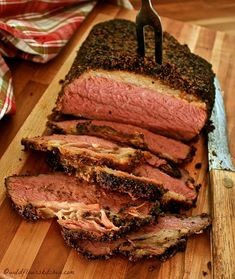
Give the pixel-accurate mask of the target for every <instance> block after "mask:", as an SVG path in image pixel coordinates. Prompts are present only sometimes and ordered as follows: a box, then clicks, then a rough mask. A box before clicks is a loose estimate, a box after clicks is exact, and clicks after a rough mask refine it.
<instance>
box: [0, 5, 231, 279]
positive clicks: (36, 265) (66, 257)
mask: <svg viewBox="0 0 235 279" xmlns="http://www.w3.org/2000/svg"><path fill="white" fill-rule="evenodd" d="M135 15H136V12H135V11H128V10H124V9H121V8H119V7H116V6H112V5H107V4H106V5H105V4H103V5H100V6H98V7H97V8H96V9H95V10H94V11H93V12H92V13H91V14H90V15H89V16H88V18H87V19H86V20H85V22H84V24H83V25H82V26H81V28H80V29H79V30H78V32H77V33H76V34H75V36H74V37H73V39H72V40H71V42H70V44H69V45H68V46H67V47H66V49H64V50H63V52H62V53H61V54H60V55H59V56H58V57H57V58H56V59H55V60H54V61H51V62H49V63H48V64H45V65H40V66H38V65H36V64H33V63H29V62H28V63H27V62H25V63H24V64H21V63H20V62H19V61H14V62H9V63H10V64H11V67H12V65H15V69H14V67H12V69H13V78H14V83H15V84H14V85H15V89H16V90H15V91H16V101H17V104H18V106H19V105H21V106H23V108H21V109H20V111H21V114H20V116H19V115H18V116H17V117H6V118H4V119H3V121H1V133H0V143H1V144H0V156H1V155H2V157H1V159H0V221H1V227H0V273H1V272H2V273H3V274H5V275H4V276H10V278H38V279H40V278H50V279H51V278H60V279H67V278H68V279H71V278H78V279H80V278H87V279H90V278H95V279H96V278H105V279H106V278H107V279H108V278H123V279H124V278H125V279H127V278H128V279H129V278H130V279H131V278H133V279H134V278H137V279H138V278H141V279H142V278H162V279H165V278H170V279H171V278H174V279H175V278H176V279H178V278H184V279H186V278H190V279H191V278H211V247H210V233H209V232H205V233H204V234H202V235H197V236H194V237H191V238H190V239H189V241H188V244H187V249H186V251H185V252H184V253H178V254H177V255H176V256H175V257H173V258H172V259H171V260H169V261H167V262H165V263H160V262H159V261H156V260H148V261H141V262H137V263H129V262H128V261H127V260H125V259H123V258H121V257H119V258H113V259H111V260H109V261H101V260H100V261H87V260H86V259H84V258H83V257H81V256H79V255H77V253H76V252H74V251H73V250H71V249H70V248H68V247H66V246H65V244H64V242H63V239H62V237H61V235H60V231H59V228H58V226H57V224H56V221H41V222H37V223H30V222H25V221H24V220H22V219H21V218H20V217H19V216H18V215H17V214H16V213H15V212H14V211H13V210H12V208H11V204H10V202H9V200H8V199H7V198H5V188H4V178H5V177H6V176H8V175H12V174H19V173H27V172H33V173H38V172H43V171H45V170H46V166H45V164H44V158H43V156H42V158H39V157H37V158H35V156H34V155H33V154H31V153H26V152H23V151H22V147H21V145H20V140H21V138H22V137H26V136H34V135H41V134H42V133H44V132H45V123H46V121H47V115H48V114H50V112H51V109H52V108H53V107H54V103H55V100H56V97H57V94H58V92H59V89H60V85H59V80H60V79H61V78H64V76H65V74H66V73H67V72H68V69H69V68H70V66H71V63H72V61H73V59H74V56H75V54H76V50H77V49H78V48H79V46H80V45H81V43H82V41H83V40H84V39H85V38H86V36H87V34H88V33H89V30H90V29H91V27H92V26H93V25H94V24H96V23H97V22H100V21H104V20H108V19H112V18H126V19H131V20H134V18H135ZM162 21H163V28H164V29H165V30H166V31H168V32H170V33H171V34H173V35H174V36H175V37H176V38H177V39H178V40H179V41H180V42H182V43H187V44H188V45H189V47H190V48H191V50H192V51H194V52H195V53H197V54H199V55H201V56H203V57H204V58H206V59H207V60H209V61H210V62H211V63H212V64H213V69H214V71H215V72H216V74H217V76H218V78H219V80H220V82H221V86H222V89H223V92H224V100H225V106H226V112H227V119H228V136H229V144H230V150H231V152H232V155H233V160H234V158H235V141H234V139H235V123H234V111H235V102H234V87H235V79H234V76H235V65H234V63H233V61H234V58H235V57H234V45H235V38H234V37H232V36H229V35H228V34H225V33H222V32H215V31H211V30H208V29H206V28H202V27H199V26H195V25H190V24H187V23H183V22H179V21H174V20H171V19H168V18H162ZM17 66H19V67H17ZM59 68H60V69H59ZM58 69H59V71H58ZM22 73H24V75H25V74H27V75H28V76H27V78H23V76H22ZM22 96H24V99H22ZM195 145H196V148H197V154H196V156H195V158H194V160H193V162H192V163H190V164H189V165H188V166H187V168H188V169H189V171H190V173H191V174H192V175H193V176H194V178H195V179H196V181H197V182H198V183H200V184H201V185H202V186H201V190H200V194H199V198H198V202H197V207H196V208H194V209H192V210H191V211H190V212H189V214H199V213H202V212H210V208H211V206H212V203H211V198H210V194H209V186H208V174H207V168H208V162H207V145H206V139H205V137H203V136H202V137H201V138H200V140H199V142H197V143H196V144H195ZM198 162H200V163H202V167H201V169H200V170H197V169H195V164H196V163H198ZM225 214H226V212H225ZM43 272H44V274H42V273H43ZM0 278H1V275H0ZM225 278H226V277H225Z"/></svg>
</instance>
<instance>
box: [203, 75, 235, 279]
mask: <svg viewBox="0 0 235 279" xmlns="http://www.w3.org/2000/svg"><path fill="white" fill-rule="evenodd" d="M214 84H215V90H216V94H215V103H214V107H213V110H212V114H211V121H212V123H213V126H214V130H213V131H211V132H209V134H208V159H209V177H210V187H211V194H212V245H211V246H212V261H213V265H212V267H213V268H212V272H213V278H235V261H234V253H235V167H234V166H233V164H232V160H231V156H230V152H229V147H228V140H227V125H226V114H225V108H224V103H223V97H222V94H221V88H220V84H219V81H218V79H217V78H215V80H214Z"/></svg>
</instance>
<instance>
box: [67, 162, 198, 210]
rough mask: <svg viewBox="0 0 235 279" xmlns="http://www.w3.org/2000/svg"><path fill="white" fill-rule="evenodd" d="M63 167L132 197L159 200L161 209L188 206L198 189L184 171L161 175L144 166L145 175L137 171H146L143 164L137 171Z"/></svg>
mask: <svg viewBox="0 0 235 279" xmlns="http://www.w3.org/2000/svg"><path fill="white" fill-rule="evenodd" d="M65 171H67V172H69V173H72V174H73V175H75V176H78V177H81V178H83V179H85V180H86V181H89V182H92V183H95V184H97V185H99V186H101V187H104V188H106V189H111V190H114V191H118V192H121V193H128V194H129V195H131V196H133V197H135V198H140V197H141V198H147V199H150V200H159V201H160V203H161V208H162V209H163V210H171V211H172V212H176V211H178V210H179V209H180V208H184V209H189V208H191V207H192V206H194V205H195V203H196V199H197V190H198V189H197V187H195V186H194V182H193V180H192V178H190V177H189V175H188V174H186V173H185V174H183V177H182V178H181V179H178V180H177V179H174V178H172V177H170V176H165V174H164V173H162V172H159V175H156V173H155V172H154V170H152V172H151V171H150V170H148V173H147V174H146V176H139V175H140V172H145V171H146V166H144V167H143V169H142V168H141V167H140V168H138V169H137V170H136V174H138V175H135V174H129V173H126V172H123V171H118V170H113V169H110V168H107V167H100V166H93V167H92V166H85V165H83V166H82V165H80V168H79V169H73V168H71V167H70V166H68V168H66V167H65ZM134 173H135V172H134Z"/></svg>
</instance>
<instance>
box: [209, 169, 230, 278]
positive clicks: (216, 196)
mask: <svg viewBox="0 0 235 279" xmlns="http://www.w3.org/2000/svg"><path fill="white" fill-rule="evenodd" d="M210 185H211V194H212V260H213V264H212V266H213V278H215V279H217V278H218V279H221V278H224V279H229V278H231V279H232V278H233V279H234V278H235V259H234V256H235V220H234V218H235V173H234V172H230V171H225V170H211V171H210Z"/></svg>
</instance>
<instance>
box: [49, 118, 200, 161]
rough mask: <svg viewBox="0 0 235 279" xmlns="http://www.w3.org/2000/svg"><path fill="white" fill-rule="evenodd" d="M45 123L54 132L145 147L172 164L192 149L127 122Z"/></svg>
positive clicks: (84, 121) (190, 156)
mask: <svg viewBox="0 0 235 279" xmlns="http://www.w3.org/2000/svg"><path fill="white" fill-rule="evenodd" d="M47 125H48V126H49V127H50V128H51V129H52V130H53V131H54V132H56V133H62V134H75V135H76V134H79V135H91V136H97V137H102V138H105V139H110V140H113V141H116V142H120V143H123V144H127V145H131V146H133V147H136V148H141V149H143V150H149V151H151V152H152V153H154V154H156V155H158V156H159V157H161V158H165V159H168V160H171V161H173V162H175V163H182V162H188V161H190V160H191V159H192V157H193V155H194V154H195V148H194V147H191V146H189V145H186V144H184V143H182V142H180V141H176V140H173V139H170V138H167V137H164V136H161V135H158V134H155V133H152V132H150V131H148V130H146V129H142V128H140V127H136V126H133V125H128V124H120V123H115V122H109V121H100V120H67V121H61V122H53V121H49V122H48V123H47Z"/></svg>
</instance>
